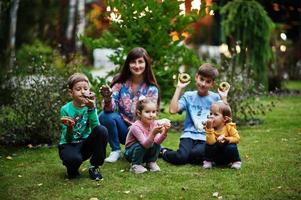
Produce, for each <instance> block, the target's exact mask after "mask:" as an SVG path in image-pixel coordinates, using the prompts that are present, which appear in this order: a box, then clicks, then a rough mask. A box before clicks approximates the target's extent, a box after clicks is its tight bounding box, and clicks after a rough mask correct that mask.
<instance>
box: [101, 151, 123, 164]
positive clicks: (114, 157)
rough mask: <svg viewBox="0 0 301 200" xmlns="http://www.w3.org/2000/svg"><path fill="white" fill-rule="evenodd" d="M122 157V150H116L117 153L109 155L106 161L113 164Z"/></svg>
mask: <svg viewBox="0 0 301 200" xmlns="http://www.w3.org/2000/svg"><path fill="white" fill-rule="evenodd" d="M120 156H121V151H120V150H116V151H112V152H111V153H110V155H109V157H107V158H106V159H105V161H106V162H110V163H113V162H116V161H117V160H118V159H119V158H120Z"/></svg>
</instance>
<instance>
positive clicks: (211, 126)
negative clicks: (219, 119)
mask: <svg viewBox="0 0 301 200" xmlns="http://www.w3.org/2000/svg"><path fill="white" fill-rule="evenodd" d="M205 123H206V128H208V129H210V128H213V119H208V120H207V121H206V122H205Z"/></svg>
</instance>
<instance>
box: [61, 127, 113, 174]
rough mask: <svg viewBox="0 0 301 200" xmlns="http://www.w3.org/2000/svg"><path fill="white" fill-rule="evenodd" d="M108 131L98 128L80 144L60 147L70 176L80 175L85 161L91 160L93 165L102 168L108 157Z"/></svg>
mask: <svg viewBox="0 0 301 200" xmlns="http://www.w3.org/2000/svg"><path fill="white" fill-rule="evenodd" d="M107 143H108V131H107V129H106V128H105V127H104V126H101V125H100V126H96V127H95V128H94V129H93V130H92V132H91V134H90V135H89V137H88V138H87V139H85V140H83V141H81V142H79V143H69V144H62V145H59V155H60V158H61V160H62V161H63V165H65V166H66V168H67V173H68V175H75V174H78V169H79V167H80V165H81V164H82V163H83V161H85V160H87V159H88V158H91V159H90V163H91V165H93V166H95V167H98V166H101V165H102V164H103V162H104V159H105V157H106V147H107Z"/></svg>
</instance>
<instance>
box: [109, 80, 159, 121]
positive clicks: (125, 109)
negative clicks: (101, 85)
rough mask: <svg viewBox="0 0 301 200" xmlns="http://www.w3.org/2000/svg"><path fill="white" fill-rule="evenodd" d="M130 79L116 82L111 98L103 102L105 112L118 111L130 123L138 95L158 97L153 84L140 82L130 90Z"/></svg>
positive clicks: (156, 89) (133, 118)
mask: <svg viewBox="0 0 301 200" xmlns="http://www.w3.org/2000/svg"><path fill="white" fill-rule="evenodd" d="M131 86H132V81H131V80H127V81H126V82H125V83H116V84H115V85H113V87H112V100H111V101H110V102H103V110H104V111H105V112H110V111H111V112H112V111H115V112H119V113H120V115H121V117H122V118H123V119H124V120H125V121H126V122H127V123H128V124H129V125H131V124H132V123H134V121H135V117H136V116H135V113H136V104H137V102H138V99H139V97H140V96H146V97H153V98H156V99H158V95H159V91H158V88H157V87H156V86H154V85H149V86H148V85H147V84H146V83H141V84H140V86H139V87H138V89H137V92H136V93H134V91H133V90H132V87H131Z"/></svg>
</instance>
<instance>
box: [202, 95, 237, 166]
mask: <svg viewBox="0 0 301 200" xmlns="http://www.w3.org/2000/svg"><path fill="white" fill-rule="evenodd" d="M231 115H232V114H231V108H230V106H229V105H228V104H227V103H224V102H222V101H218V102H215V103H213V104H212V106H211V109H210V116H209V119H208V120H207V122H206V128H205V130H206V147H205V160H204V162H203V168H205V169H210V168H212V164H213V162H214V163H216V164H218V165H224V164H231V168H234V169H240V168H241V160H240V156H239V152H238V149H237V144H238V143H239V140H240V137H239V134H238V131H237V129H236V124H235V123H233V122H231Z"/></svg>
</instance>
